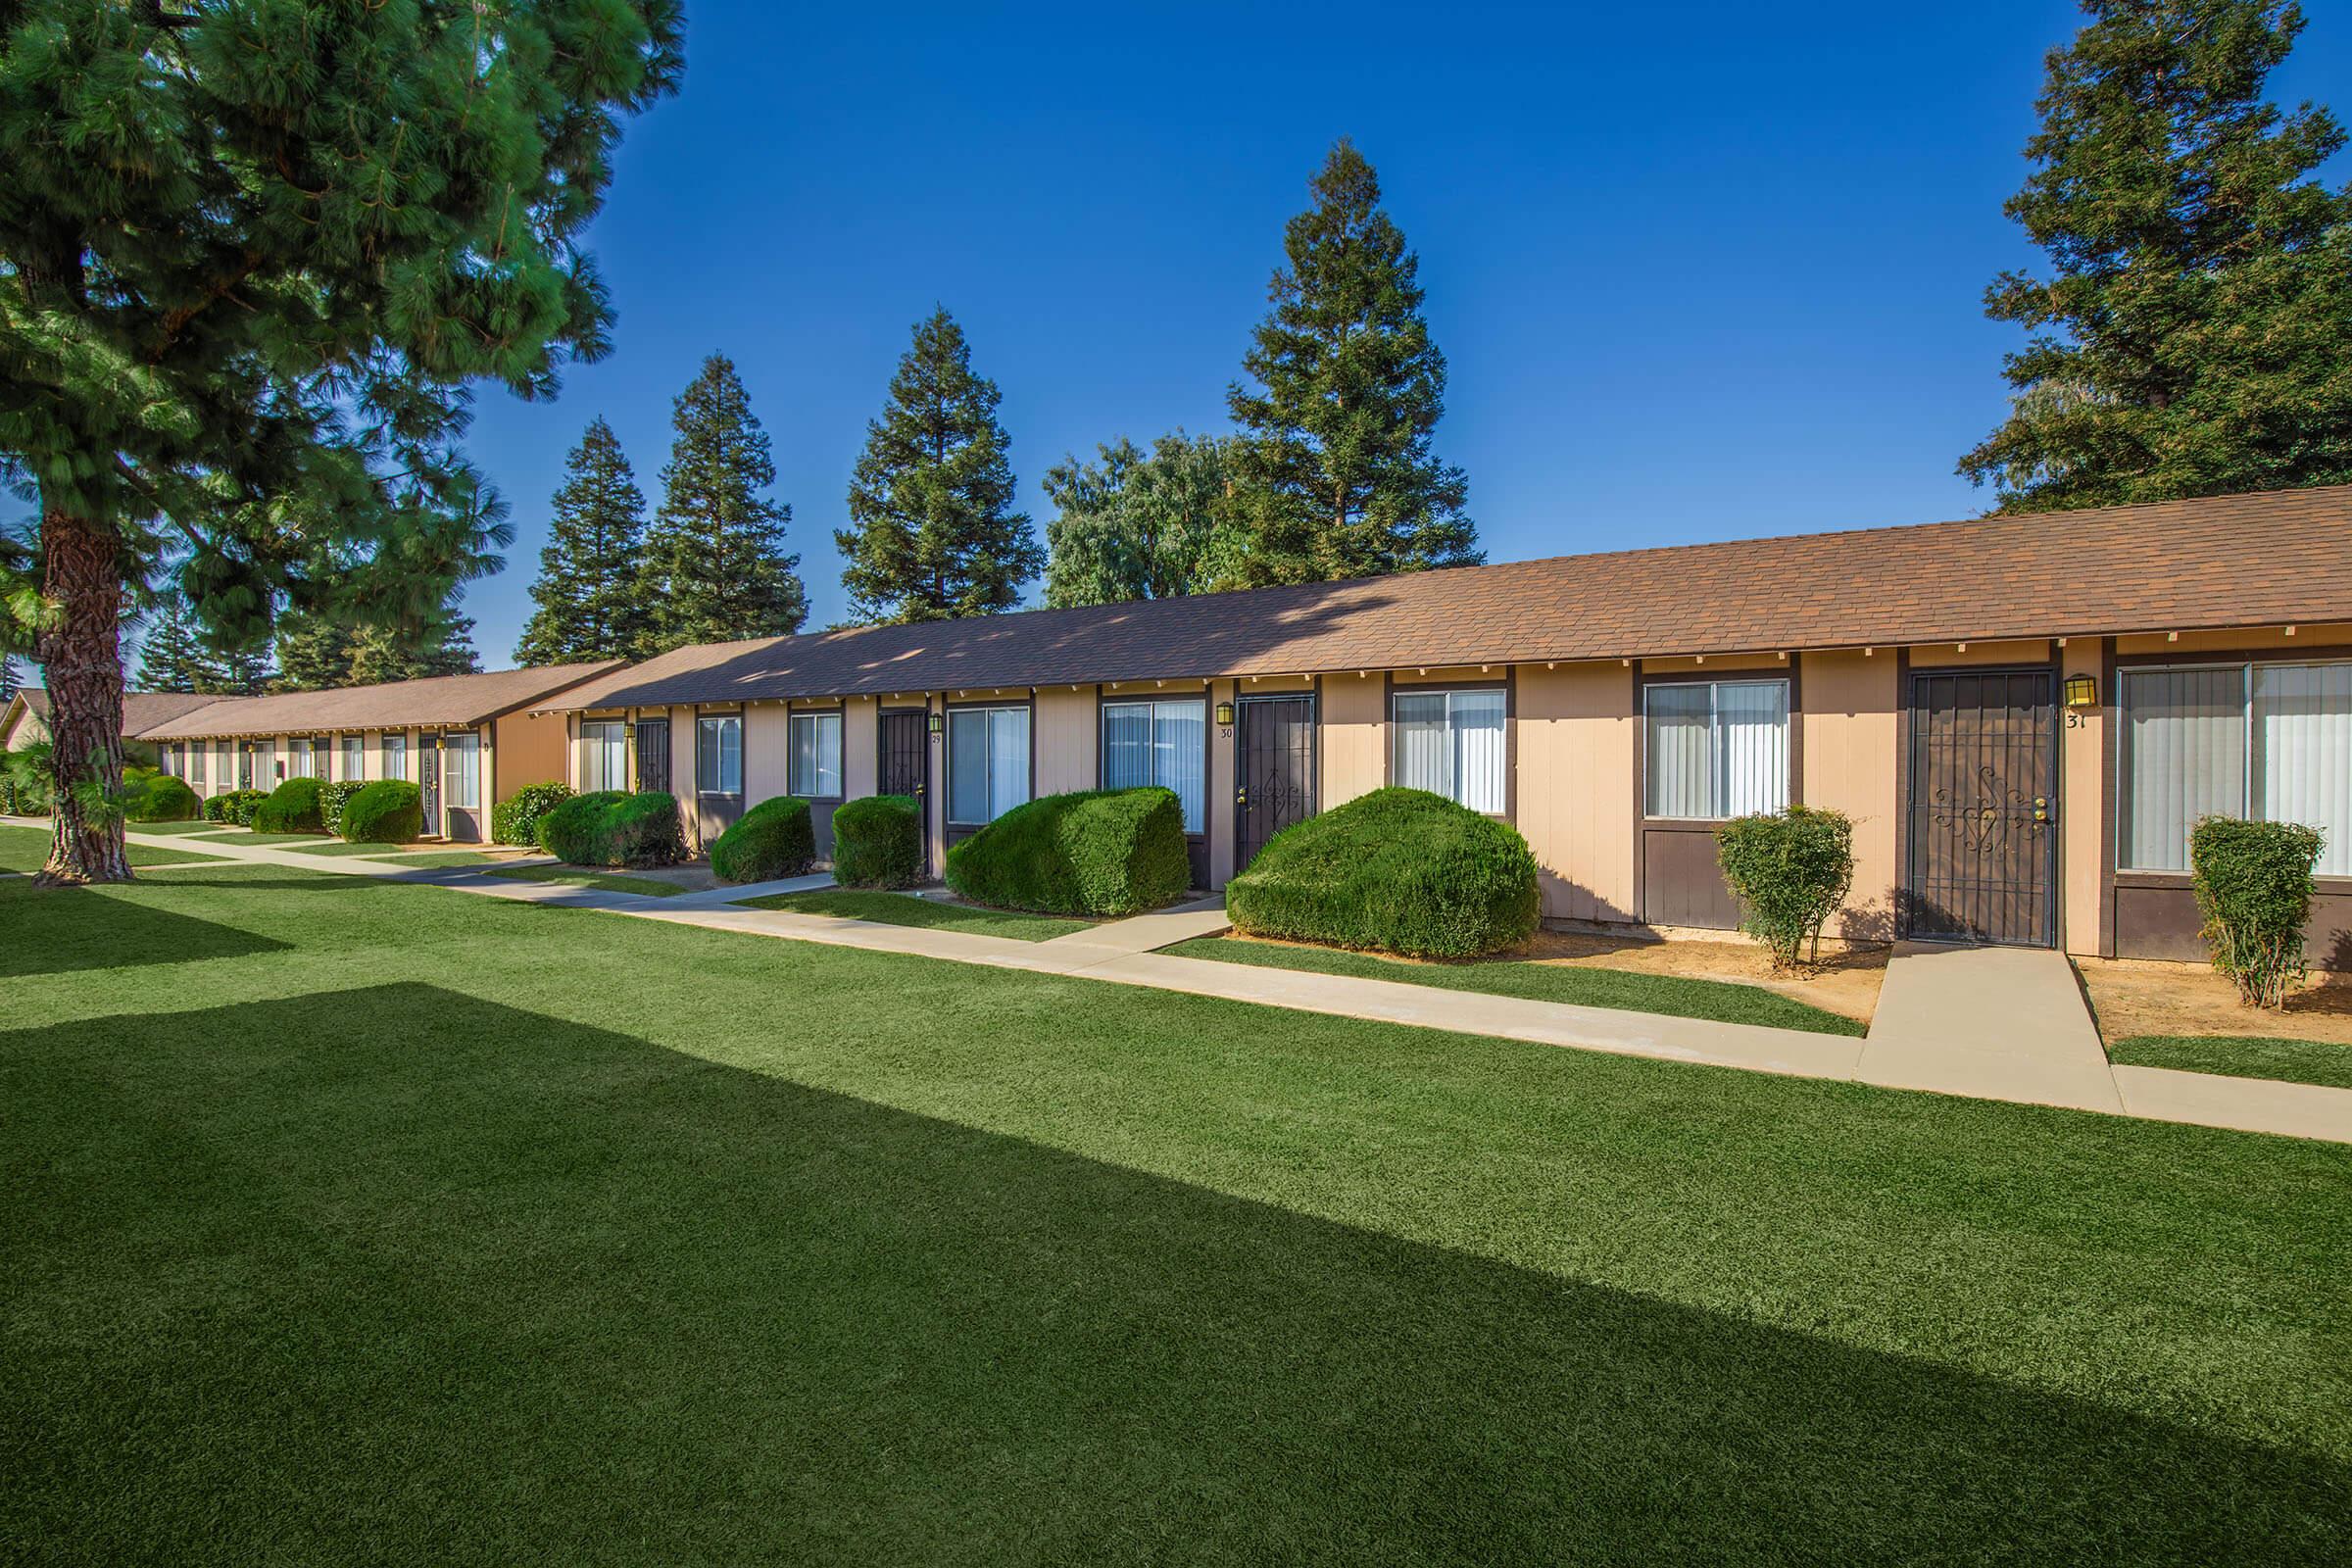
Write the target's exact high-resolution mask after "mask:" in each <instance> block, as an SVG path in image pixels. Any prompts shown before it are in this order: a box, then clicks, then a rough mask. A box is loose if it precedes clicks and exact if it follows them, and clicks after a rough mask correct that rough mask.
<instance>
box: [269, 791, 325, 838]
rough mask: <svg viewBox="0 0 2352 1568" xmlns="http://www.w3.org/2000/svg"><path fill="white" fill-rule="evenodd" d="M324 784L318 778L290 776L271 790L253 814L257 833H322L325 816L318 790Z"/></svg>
mask: <svg viewBox="0 0 2352 1568" xmlns="http://www.w3.org/2000/svg"><path fill="white" fill-rule="evenodd" d="M323 788H325V786H324V784H323V783H321V782H320V781H319V780H318V779H315V778H290V779H288V780H286V781H285V782H284V783H283V784H280V785H279V786H278V787H277V788H275V789H273V790H271V791H270V798H269V799H268V800H266V801H264V802H263V803H262V804H261V805H260V806H259V807H258V808H256V809H255V810H254V813H253V827H254V831H255V832H257V833H319V832H323V831H325V825H326V824H325V819H324V818H323V817H322V816H321V815H320V814H319V791H320V790H321V789H323Z"/></svg>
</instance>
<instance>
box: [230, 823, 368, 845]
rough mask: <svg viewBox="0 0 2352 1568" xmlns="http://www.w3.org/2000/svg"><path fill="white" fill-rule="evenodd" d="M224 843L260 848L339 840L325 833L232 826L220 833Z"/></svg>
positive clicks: (332, 842) (329, 842)
mask: <svg viewBox="0 0 2352 1568" xmlns="http://www.w3.org/2000/svg"><path fill="white" fill-rule="evenodd" d="M219 837H220V840H221V842H222V843H224V844H243V845H246V846H248V847H250V848H259V847H260V846H262V845H265V844H334V843H337V842H339V841H338V840H335V839H330V838H328V837H327V836H326V835H325V834H323V833H256V832H255V831H253V829H251V828H246V827H232V828H230V829H229V830H228V831H227V832H225V833H222V834H221V835H219Z"/></svg>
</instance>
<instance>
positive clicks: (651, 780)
mask: <svg viewBox="0 0 2352 1568" xmlns="http://www.w3.org/2000/svg"><path fill="white" fill-rule="evenodd" d="M637 787H638V788H639V789H640V790H653V791H658V792H660V793H662V794H664V795H666V794H668V793H669V720H668V719H666V718H641V719H639V720H638V721H637Z"/></svg>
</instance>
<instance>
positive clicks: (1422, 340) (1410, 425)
mask: <svg viewBox="0 0 2352 1568" xmlns="http://www.w3.org/2000/svg"><path fill="white" fill-rule="evenodd" d="M1307 188H1308V189H1309V190H1310V191H1312V192H1313V194H1314V199H1315V201H1314V206H1313V207H1311V208H1310V209H1308V210H1307V211H1306V212H1303V213H1301V214H1299V216H1298V217H1297V218H1294V219H1292V220H1291V221H1290V224H1289V226H1288V227H1287V228H1286V229H1285V230H1284V232H1283V250H1284V252H1285V254H1286V255H1287V257H1288V258H1289V263H1290V265H1289V266H1288V267H1286V268H1282V269H1279V270H1276V271H1275V273H1274V280H1273V282H1272V284H1271V285H1270V286H1269V288H1268V290H1267V297H1268V299H1269V300H1271V301H1272V303H1273V309H1272V310H1271V311H1270V312H1269V313H1268V314H1267V316H1266V319H1265V320H1264V321H1263V322H1261V323H1260V324H1259V325H1258V327H1257V329H1256V332H1255V333H1254V334H1253V338H1252V343H1251V347H1250V353H1249V354H1248V356H1247V357H1245V358H1244V360H1243V362H1242V364H1243V368H1245V369H1246V370H1247V371H1248V372H1249V374H1250V378H1251V379H1252V380H1253V381H1254V382H1255V383H1256V386H1255V388H1254V389H1252V388H1250V387H1248V386H1245V385H1244V384H1243V383H1242V382H1239V381H1237V382H1235V383H1234V384H1233V386H1232V387H1231V389H1230V390H1229V391H1228V393H1227V404H1228V406H1229V408H1230V409H1231V412H1232V415H1233V419H1234V423H1235V424H1237V425H1239V426H1240V427H1241V431H1242V441H1241V444H1240V446H1239V448H1238V449H1237V451H1236V452H1235V455H1234V468H1235V479H1236V487H1235V488H1236V498H1235V499H1236V512H1237V514H1238V517H1239V530H1240V540H1239V542H1240V544H1241V546H1242V548H1241V549H1240V550H1239V551H1238V552H1236V553H1235V554H1234V555H1233V556H1232V557H1231V558H1230V559H1229V560H1226V561H1224V562H1223V563H1221V567H1220V569H1221V575H1222V578H1223V581H1222V582H1221V584H1220V585H1221V586H1242V585H1251V584H1260V583H1276V582H1313V581H1319V580H1324V579H1329V578H1335V577H1364V576H1377V575H1379V574H1381V573H1384V572H1392V571H1415V570H1419V569H1422V568H1424V567H1429V566H1458V565H1469V564H1476V563H1477V562H1479V561H1482V560H1484V559H1485V558H1484V557H1483V556H1481V555H1480V554H1479V552H1478V548H1477V545H1478V530H1477V527H1476V525H1475V524H1474V523H1472V522H1471V520H1470V519H1469V518H1468V517H1467V516H1465V515H1463V514H1462V504H1463V501H1464V499H1465V497H1466V495H1467V493H1468V484H1467V481H1466V480H1465V479H1464V478H1463V475H1462V470H1461V469H1459V468H1456V467H1449V466H1446V465H1445V464H1443V463H1441V462H1439V461H1438V459H1437V458H1436V457H1435V456H1434V455H1433V454H1432V452H1431V450H1430V437H1431V432H1432V431H1434V430H1435V429H1436V428H1437V423H1438V418H1439V417H1440V416H1441V415H1443V414H1444V413H1445V412H1446V357H1445V356H1444V355H1443V354H1441V353H1439V352H1438V349H1437V345H1435V344H1434V343H1432V342H1431V341H1430V337H1429V325H1428V323H1427V322H1426V321H1424V320H1423V319H1422V317H1421V303H1422V299H1423V291H1422V288H1421V284H1420V282H1419V280H1418V275H1419V271H1420V261H1419V259H1418V258H1417V257H1415V256H1414V255H1413V254H1412V252H1410V251H1408V250H1406V249H1405V244H1404V234H1403V232H1402V231H1401V230H1400V229H1398V228H1397V224H1396V221H1394V220H1393V219H1391V218H1390V217H1389V215H1388V214H1387V213H1386V212H1384V211H1382V210H1381V206H1380V178H1379V176H1378V175H1377V174H1375V173H1374V172H1373V170H1372V166H1371V165H1370V164H1369V163H1367V162H1365V160H1364V156H1363V155H1362V154H1361V153H1359V152H1357V151H1356V150H1355V146H1354V144H1353V143H1351V142H1349V141H1348V140H1347V139H1346V138H1344V137H1343V138H1342V139H1341V140H1340V141H1339V142H1338V143H1337V144H1336V145H1335V146H1334V147H1333V148H1332V149H1331V156H1330V157H1329V158H1328V159H1326V160H1325V162H1324V165H1323V168H1322V171H1321V172H1318V173H1317V174H1316V175H1315V177H1314V178H1313V179H1312V180H1310V181H1308V185H1307Z"/></svg>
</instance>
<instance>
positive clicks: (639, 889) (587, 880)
mask: <svg viewBox="0 0 2352 1568" xmlns="http://www.w3.org/2000/svg"><path fill="white" fill-rule="evenodd" d="M487 874H488V875H490V876H495V877H504V878H505V879H506V880H508V881H509V882H552V883H555V884H557V885H559V886H561V887H567V888H597V889H600V890H602V891H604V892H606V893H636V894H641V895H643V896H644V897H646V898H649V899H674V898H676V897H677V896H678V895H679V894H681V893H683V892H685V891H686V890H685V889H684V888H682V887H680V886H678V885H677V884H676V883H675V882H664V881H662V879H661V878H660V877H654V876H628V875H625V874H623V873H621V872H618V871H582V870H577V869H575V868H573V867H571V866H566V865H515V866H509V867H507V868H506V869H504V870H499V871H491V872H488V873H487Z"/></svg>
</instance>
